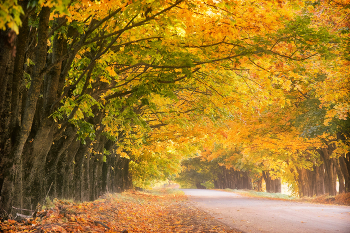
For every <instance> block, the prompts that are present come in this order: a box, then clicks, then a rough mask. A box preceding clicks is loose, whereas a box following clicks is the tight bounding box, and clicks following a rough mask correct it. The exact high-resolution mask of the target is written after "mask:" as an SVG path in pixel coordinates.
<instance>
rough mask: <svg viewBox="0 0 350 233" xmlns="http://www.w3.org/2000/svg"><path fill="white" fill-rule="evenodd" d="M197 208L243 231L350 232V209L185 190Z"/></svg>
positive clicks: (209, 191) (203, 190)
mask: <svg viewBox="0 0 350 233" xmlns="http://www.w3.org/2000/svg"><path fill="white" fill-rule="evenodd" d="M182 191H184V192H185V194H186V195H187V196H189V199H190V201H192V202H193V204H194V206H196V207H198V208H200V209H202V210H204V211H206V212H208V213H209V214H210V215H211V216H213V217H215V218H216V219H217V220H219V221H221V222H223V223H225V224H226V225H228V226H230V227H232V228H234V229H237V230H239V231H242V232H247V233H248V232H254V233H255V232H271V233H281V232H282V233H289V232H290V233H295V232H298V233H299V232H300V233H301V232H305V233H306V232H307V233H313V232H315V233H326V232H327V233H328V232H332V233H350V207H349V206H337V205H322V204H310V203H300V202H291V201H283V200H269V199H262V198H251V197H245V196H241V195H239V194H236V193H231V192H224V191H216V190H205V189H182Z"/></svg>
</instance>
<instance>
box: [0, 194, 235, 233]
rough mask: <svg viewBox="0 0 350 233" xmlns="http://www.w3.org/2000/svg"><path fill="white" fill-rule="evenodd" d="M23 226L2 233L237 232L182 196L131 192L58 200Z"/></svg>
mask: <svg viewBox="0 0 350 233" xmlns="http://www.w3.org/2000/svg"><path fill="white" fill-rule="evenodd" d="M54 204H55V205H54V207H52V208H48V209H45V210H43V211H41V212H38V214H37V217H36V218H35V219H33V218H32V219H28V220H24V221H22V222H17V221H14V220H4V219H2V220H1V223H0V224H1V225H0V229H1V231H0V232H124V233H125V232H236V231H234V230H231V229H230V228H229V227H227V226H226V225H223V224H221V223H220V222H217V221H216V220H215V219H213V218H212V217H211V216H210V215H208V214H206V213H205V212H202V211H200V210H198V209H196V208H195V207H192V206H191V205H190V204H189V203H188V202H187V199H186V197H185V196H184V195H183V194H182V193H180V192H170V191H169V190H168V191H167V190H162V191H158V192H135V191H128V192H124V193H122V194H108V195H105V196H104V197H103V198H100V199H98V200H96V201H94V202H83V203H73V202H69V201H62V200H56V201H55V202H54Z"/></svg>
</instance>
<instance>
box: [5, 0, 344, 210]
mask: <svg viewBox="0 0 350 233" xmlns="http://www.w3.org/2000/svg"><path fill="white" fill-rule="evenodd" d="M349 9H350V7H349V3H348V2H347V1H345V0H343V1H341V0H339V1H326V0H322V1H321V0H320V1H303V0H291V1H281V0H278V1H277V0H276V1H275V0H264V1H259V2H256V1H251V0H248V1H241V0H235V1H232V0H227V1H226V0H222V1H212V0H207V1H197V0H186V1H185V0H176V1H175V0H172V1H171V0H160V1H152V0H137V1H112V0H111V1H106V0H99V1H97V0H96V1H90V0H83V1H74V0H72V1H68V0H64V1H55V0H52V1H43V0H41V1H31V0H24V1H19V2H17V1H7V0H6V1H5V2H4V4H3V5H2V8H1V10H0V19H1V21H0V27H1V29H2V31H1V43H2V44H1V51H2V55H1V59H0V81H1V82H2V84H3V85H2V87H1V92H0V93H1V98H0V100H1V102H0V114H1V126H0V128H1V135H0V150H1V151H0V153H1V155H2V156H1V160H0V167H1V169H0V170H1V173H0V174H1V177H0V185H1V197H2V198H1V201H2V208H3V209H5V210H8V209H9V208H10V207H11V206H14V205H17V206H18V205H20V206H22V207H23V206H28V205H32V204H35V205H36V204H37V203H38V202H41V201H42V200H43V199H44V198H45V196H47V195H51V196H55V197H66V198H70V197H73V198H75V199H77V200H88V199H95V198H96V197H98V196H99V195H100V193H102V192H106V191H120V190H123V189H125V188H128V187H131V186H132V183H134V185H137V186H145V185H147V184H150V183H151V182H152V181H153V180H159V179H170V178H173V177H174V175H175V174H177V173H179V172H180V171H181V164H180V163H181V161H182V160H184V159H186V158H189V157H193V156H201V158H202V159H205V160H208V161H220V162H218V163H217V164H218V165H220V166H225V167H226V168H227V169H230V168H234V169H236V170H239V171H242V172H250V173H252V174H255V175H256V176H257V177H258V176H262V175H264V174H265V177H266V174H268V175H269V176H271V177H273V178H278V177H283V179H285V180H286V181H288V183H290V184H291V185H292V186H293V188H294V190H295V192H300V190H301V179H304V178H303V176H302V174H304V173H303V172H304V171H305V169H306V170H308V171H310V172H311V170H310V169H314V170H315V169H316V168H317V167H319V166H320V164H324V165H322V166H325V169H326V170H327V172H326V173H327V175H326V176H325V177H330V178H329V181H327V182H329V185H328V186H329V187H331V186H332V185H333V183H334V182H335V180H334V179H336V177H338V179H339V181H340V180H341V179H342V181H340V182H342V183H343V185H345V186H346V187H345V186H344V191H348V190H349V188H350V186H349V185H350V180H349V176H350V173H349V171H350V160H349V159H350V158H349V146H350V145H349V136H350V135H349V118H348V114H349V109H350V107H349V106H350V105H349V91H348V89H349V70H350V69H349ZM315 171H316V170H315ZM337 172H339V174H338V173H337ZM336 173H337V174H336ZM220 174H221V173H220ZM244 174H246V173H244ZM44 177H45V178H44ZM341 177H342V178H341ZM344 180H345V182H344ZM248 183H249V182H248ZM330 184H332V185H330ZM328 186H327V187H328ZM334 189H335V187H334V188H333V186H332V188H328V192H329V193H332V192H334ZM304 193H305V191H304Z"/></svg>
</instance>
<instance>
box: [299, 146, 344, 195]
mask: <svg viewBox="0 0 350 233" xmlns="http://www.w3.org/2000/svg"><path fill="white" fill-rule="evenodd" d="M334 149H335V148H334V147H333V146H329V147H326V148H322V149H320V150H318V152H319V154H320V158H321V161H322V162H321V164H320V165H314V166H313V169H312V170H308V169H304V168H303V169H300V170H299V171H298V173H299V178H298V185H299V195H300V196H309V197H311V196H320V195H324V194H327V195H331V196H335V195H336V194H338V193H345V192H349V190H350V189H349V188H350V187H349V184H350V182H349V171H350V169H349V168H350V167H349V164H350V162H349V154H346V155H342V156H340V157H338V158H335V157H333V156H332V152H333V151H334ZM337 181H338V182H339V192H337V190H336V185H337Z"/></svg>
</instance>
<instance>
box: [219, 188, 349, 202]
mask: <svg viewBox="0 0 350 233" xmlns="http://www.w3.org/2000/svg"><path fill="white" fill-rule="evenodd" d="M224 191H228V192H234V193H238V194H241V195H243V196H249V197H259V198H268V199H274V200H288V201H299V202H311V203H319V204H333V205H348V206H350V193H341V194H339V195H336V196H329V195H322V196H314V197H302V198H299V197H295V196H291V195H287V194H282V193H267V192H257V191H254V190H241V189H225V190H224Z"/></svg>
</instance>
